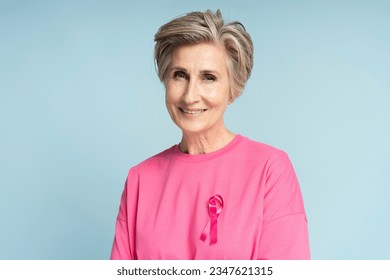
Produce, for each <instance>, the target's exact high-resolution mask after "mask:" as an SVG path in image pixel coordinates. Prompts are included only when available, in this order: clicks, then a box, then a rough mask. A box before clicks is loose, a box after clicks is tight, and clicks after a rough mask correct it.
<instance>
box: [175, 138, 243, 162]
mask: <svg viewBox="0 0 390 280" xmlns="http://www.w3.org/2000/svg"><path fill="white" fill-rule="evenodd" d="M243 138H244V137H243V136H242V135H240V134H236V136H234V138H233V140H231V141H230V142H229V143H228V144H226V145H225V146H224V147H222V148H220V149H218V150H216V151H214V152H211V153H207V154H199V155H191V154H186V153H183V152H182V151H181V150H180V148H179V144H176V145H174V146H173V147H172V155H173V157H174V158H175V159H177V160H180V161H184V162H204V161H207V160H210V159H212V158H215V157H219V156H221V155H224V154H226V153H228V152H229V151H230V150H232V149H233V148H234V147H235V146H236V145H237V144H238V143H239V142H240V141H241V140H242V139H243Z"/></svg>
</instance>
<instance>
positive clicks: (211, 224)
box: [200, 194, 223, 245]
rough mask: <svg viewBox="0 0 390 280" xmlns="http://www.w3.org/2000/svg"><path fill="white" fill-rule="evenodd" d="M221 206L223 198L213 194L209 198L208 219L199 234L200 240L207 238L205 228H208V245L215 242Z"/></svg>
mask: <svg viewBox="0 0 390 280" xmlns="http://www.w3.org/2000/svg"><path fill="white" fill-rule="evenodd" d="M222 208H223V199H222V196H220V195H219V194H216V195H213V196H212V197H210V199H209V221H208V222H207V224H206V226H205V227H204V229H203V231H202V234H201V235H200V240H202V241H205V240H206V238H207V233H206V230H207V228H210V230H209V234H210V245H213V244H215V243H217V236H218V230H217V227H218V216H219V214H221V212H222Z"/></svg>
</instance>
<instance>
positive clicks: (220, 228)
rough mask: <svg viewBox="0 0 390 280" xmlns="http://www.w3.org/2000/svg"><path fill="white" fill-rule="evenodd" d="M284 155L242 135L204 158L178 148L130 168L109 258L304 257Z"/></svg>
mask: <svg viewBox="0 0 390 280" xmlns="http://www.w3.org/2000/svg"><path fill="white" fill-rule="evenodd" d="M309 258H310V251H309V238H308V230H307V220H306V214H305V210H304V206H303V200H302V195H301V190H300V187H299V183H298V180H297V177H296V175H295V172H294V169H293V167H292V165H291V162H290V160H289V158H288V156H287V154H286V153H285V152H283V151H281V150H278V149H276V148H273V147H271V146H268V145H265V144H262V143H258V142H255V141H252V140H250V139H248V138H246V137H243V136H241V135H236V137H235V138H234V139H233V140H232V141H231V142H230V143H229V144H228V145H226V146H225V147H223V148H222V149H220V150H217V151H215V152H212V153H208V154H201V155H189V154H184V153H182V152H181V151H180V149H179V147H178V145H175V146H173V147H171V148H170V149H167V150H165V151H163V152H162V153H159V154H157V155H155V156H153V157H151V158H149V159H147V160H145V161H143V162H142V163H140V164H138V165H137V166H135V167H133V168H131V169H130V171H129V174H128V177H127V180H126V184H125V188H124V191H123V195H122V198H121V203H120V208H119V214H118V218H117V222H116V232H115V239H114V244H113V247H112V252H111V259H152V260H159V259H182V260H186V259H309Z"/></svg>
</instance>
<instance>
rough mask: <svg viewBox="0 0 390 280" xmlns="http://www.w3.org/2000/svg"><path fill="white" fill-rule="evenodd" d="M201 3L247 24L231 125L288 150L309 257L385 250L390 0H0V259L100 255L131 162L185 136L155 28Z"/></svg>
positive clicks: (380, 255) (387, 254)
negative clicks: (169, 94)
mask: <svg viewBox="0 0 390 280" xmlns="http://www.w3.org/2000/svg"><path fill="white" fill-rule="evenodd" d="M211 2H212V4H210V3H211ZM207 8H211V9H213V10H215V9H217V8H220V9H221V10H222V13H223V15H224V17H225V18H226V20H228V21H230V20H240V21H241V22H243V23H244V25H245V26H246V28H247V30H248V31H249V33H250V34H251V36H252V38H253V41H254V45H255V67H254V69H253V73H252V77H251V79H250V80H249V82H248V85H247V87H246V90H245V93H244V95H243V96H242V97H240V98H239V99H238V100H236V102H234V104H233V105H231V106H230V108H229V110H228V112H227V113H226V125H227V127H228V128H229V129H231V130H232V131H234V132H236V133H240V134H243V135H245V136H248V137H250V138H252V139H255V140H258V141H261V142H265V143H268V144H271V145H274V146H276V147H279V148H281V149H283V150H285V151H287V152H288V153H289V155H290V157H291V159H292V161H293V163H294V166H295V168H296V172H297V174H298V177H299V180H300V183H301V187H302V192H303V195H304V199H305V205H306V210H307V214H308V218H309V230H310V240H311V251H312V257H313V258H314V259H390V241H389V236H390V219H389V214H390V206H389V202H388V200H389V198H390V190H389V187H390V145H389V143H390V132H389V129H390V28H389V27H390V4H389V1H191V2H190V1H173V0H170V1H120V0H116V1H108V0H107V1H85V0H84V1H76V0H72V1H49V0H47V1H42V0H41V1H1V2H0V40H1V43H0V133H1V135H0V259H106V258H108V257H109V253H110V249H111V244H112V239H113V235H114V224H115V218H116V215H117V210H118V203H119V197H120V194H121V192H122V188H123V184H124V180H125V177H126V175H127V170H128V168H129V167H130V166H132V165H134V164H136V163H138V162H140V161H142V160H144V159H145V158H147V157H149V156H152V155H154V154H155V153H157V152H160V151H162V150H163V149H165V148H168V147H170V146H171V145H173V144H175V143H177V142H179V140H180V131H179V130H178V129H177V128H176V127H175V126H174V124H173V123H172V122H171V120H170V118H169V115H168V113H167V112H166V109H165V105H164V89H163V86H162V85H161V84H160V82H159V80H158V78H157V75H156V74H155V69H154V64H153V46H154V43H153V36H154V34H155V32H156V31H157V29H158V27H159V26H160V25H162V24H163V23H165V22H167V21H168V20H170V19H172V18H174V17H176V16H178V15H182V14H184V13H186V12H189V11H192V10H205V9H207Z"/></svg>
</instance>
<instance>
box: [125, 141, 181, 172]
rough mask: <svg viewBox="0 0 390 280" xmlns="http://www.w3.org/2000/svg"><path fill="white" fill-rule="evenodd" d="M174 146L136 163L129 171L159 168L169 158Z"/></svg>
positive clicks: (165, 163) (147, 170) (146, 170)
mask: <svg viewBox="0 0 390 280" xmlns="http://www.w3.org/2000/svg"><path fill="white" fill-rule="evenodd" d="M174 147H175V146H172V147H170V148H168V149H166V150H164V151H162V152H160V153H158V154H155V155H154V156H151V157H149V158H147V159H145V160H143V161H142V162H140V163H138V164H137V165H135V166H133V167H131V168H130V170H129V173H132V174H134V173H135V174H139V173H142V172H150V171H152V170H156V169H161V167H162V166H166V165H167V163H168V162H169V161H170V160H171V157H172V150H173V148H174Z"/></svg>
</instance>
